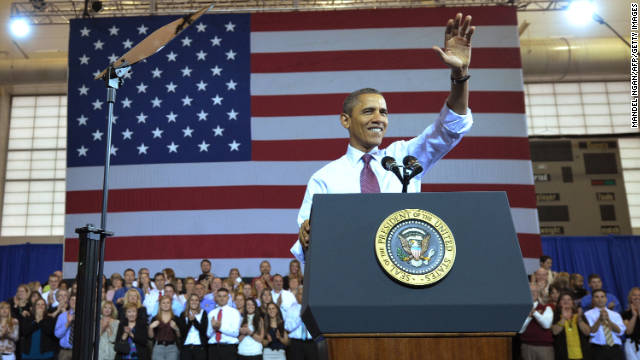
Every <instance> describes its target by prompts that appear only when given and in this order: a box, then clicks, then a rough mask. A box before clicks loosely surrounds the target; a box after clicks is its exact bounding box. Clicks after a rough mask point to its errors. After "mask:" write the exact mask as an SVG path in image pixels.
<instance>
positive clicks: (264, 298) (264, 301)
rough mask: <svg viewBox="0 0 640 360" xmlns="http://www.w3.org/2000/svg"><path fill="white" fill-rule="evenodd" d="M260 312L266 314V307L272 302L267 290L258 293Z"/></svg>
mask: <svg viewBox="0 0 640 360" xmlns="http://www.w3.org/2000/svg"><path fill="white" fill-rule="evenodd" d="M259 301H260V303H259V306H260V311H261V312H262V314H266V313H267V305H269V303H271V302H273V297H271V291H270V290H269V289H262V293H260V300H259Z"/></svg>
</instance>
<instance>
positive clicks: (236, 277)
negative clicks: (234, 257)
mask: <svg viewBox="0 0 640 360" xmlns="http://www.w3.org/2000/svg"><path fill="white" fill-rule="evenodd" d="M227 279H228V280H231V283H232V284H233V289H229V290H231V291H237V290H238V288H240V289H242V285H244V282H242V276H240V270H238V268H231V270H229V277H228V278H227Z"/></svg>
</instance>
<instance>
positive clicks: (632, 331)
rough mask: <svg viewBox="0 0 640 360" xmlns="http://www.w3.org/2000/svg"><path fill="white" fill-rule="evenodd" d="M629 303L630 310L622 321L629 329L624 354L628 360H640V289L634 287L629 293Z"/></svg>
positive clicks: (624, 313)
mask: <svg viewBox="0 0 640 360" xmlns="http://www.w3.org/2000/svg"><path fill="white" fill-rule="evenodd" d="M627 299H628V301H629V309H627V311H625V312H623V313H622V321H623V322H624V326H626V327H627V330H625V334H626V335H627V340H626V341H625V343H624V352H625V354H626V355H627V360H640V320H638V314H640V288H639V287H633V288H631V290H630V291H629V296H628V297H627Z"/></svg>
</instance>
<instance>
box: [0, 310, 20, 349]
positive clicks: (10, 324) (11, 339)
mask: <svg viewBox="0 0 640 360" xmlns="http://www.w3.org/2000/svg"><path fill="white" fill-rule="evenodd" d="M19 332H20V325H19V324H18V320H17V319H14V318H13V317H12V316H11V305H9V303H7V302H4V301H3V302H0V354H2V355H0V358H1V359H2V360H15V358H16V355H15V352H16V343H17V342H18V336H19Z"/></svg>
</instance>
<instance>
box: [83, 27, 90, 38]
mask: <svg viewBox="0 0 640 360" xmlns="http://www.w3.org/2000/svg"><path fill="white" fill-rule="evenodd" d="M90 32H91V29H88V28H87V27H86V26H85V27H83V28H82V29H80V36H89V33H90Z"/></svg>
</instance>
